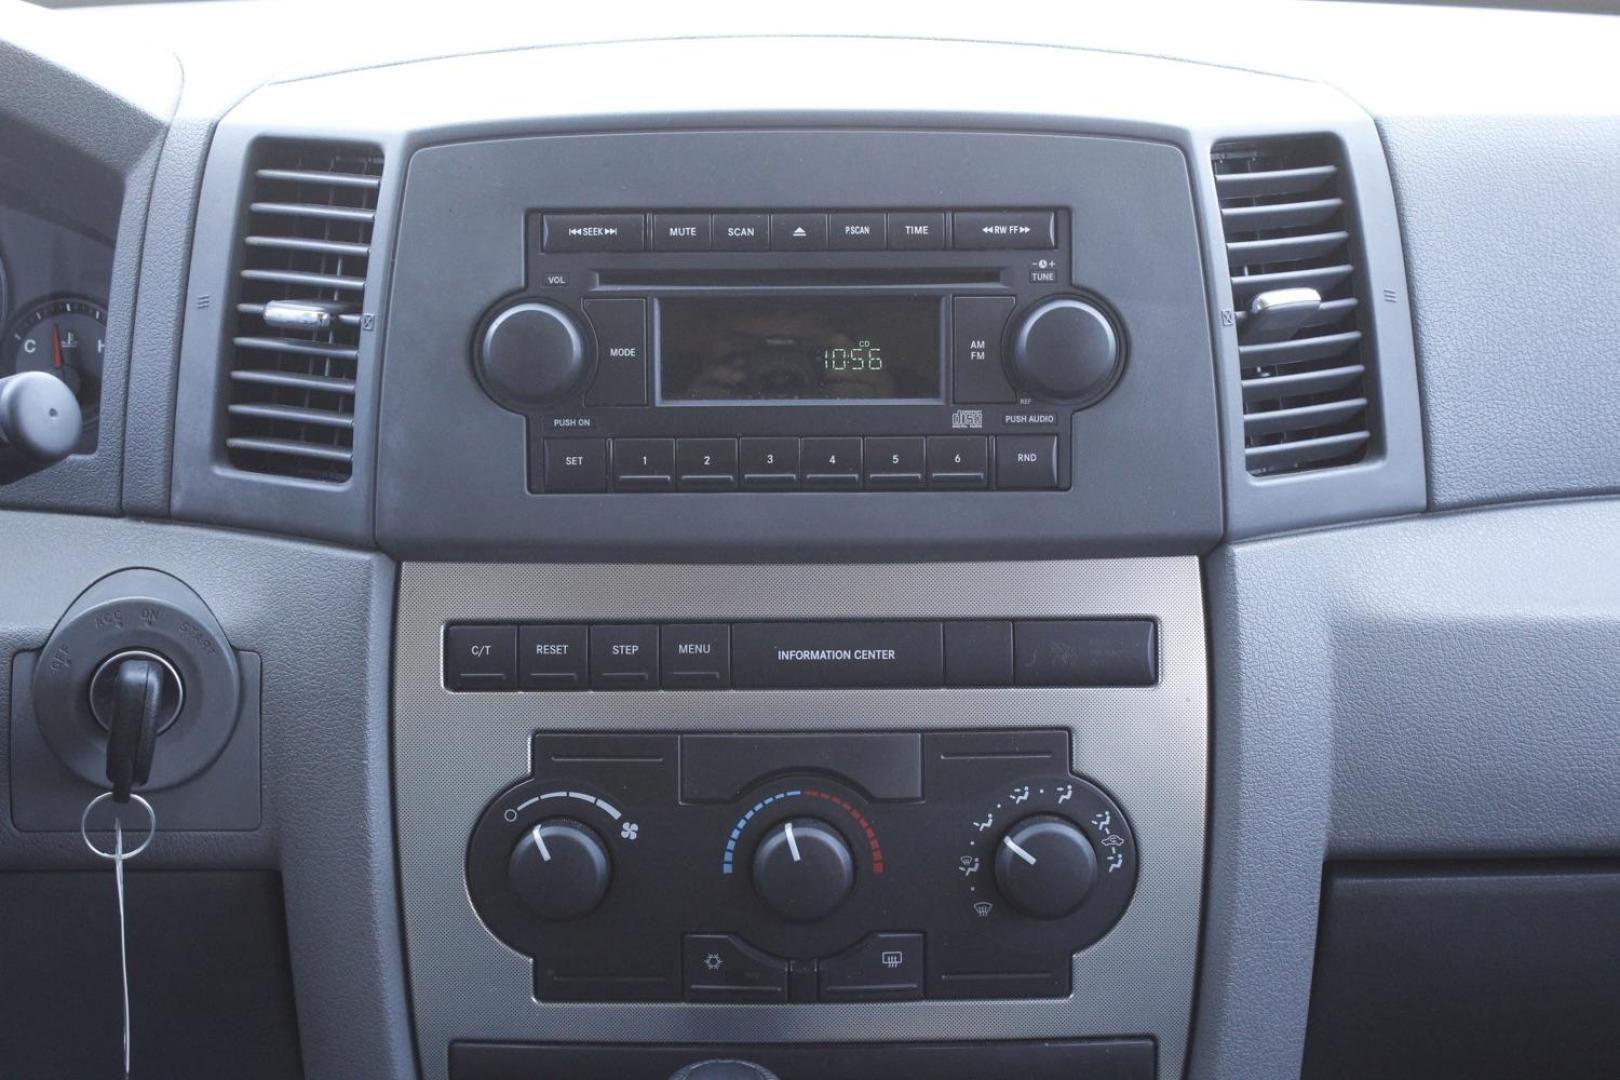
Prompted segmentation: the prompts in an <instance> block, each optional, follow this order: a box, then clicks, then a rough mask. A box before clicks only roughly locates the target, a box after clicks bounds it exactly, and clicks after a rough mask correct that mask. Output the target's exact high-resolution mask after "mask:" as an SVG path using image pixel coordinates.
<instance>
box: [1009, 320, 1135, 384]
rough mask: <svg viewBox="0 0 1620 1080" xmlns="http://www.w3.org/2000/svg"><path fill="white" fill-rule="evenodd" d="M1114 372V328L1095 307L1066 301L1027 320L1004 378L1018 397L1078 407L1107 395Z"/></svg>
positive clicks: (1015, 340) (1021, 324)
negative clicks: (1008, 381) (1009, 382)
mask: <svg viewBox="0 0 1620 1080" xmlns="http://www.w3.org/2000/svg"><path fill="white" fill-rule="evenodd" d="M1118 367H1119V335H1118V334H1117V333H1116V332H1115V330H1114V324H1113V323H1112V322H1111V321H1110V320H1109V318H1108V316H1106V315H1104V314H1103V313H1102V311H1101V310H1099V309H1098V308H1097V307H1095V306H1094V305H1092V304H1088V303H1087V302H1086V301H1084V300H1079V299H1076V298H1074V297H1069V296H1061V297H1058V298H1056V299H1053V300H1048V301H1046V302H1045V303H1043V304H1040V305H1038V306H1036V307H1035V308H1034V309H1032V310H1031V311H1030V312H1029V313H1028V314H1027V315H1025V316H1024V318H1023V320H1022V321H1021V322H1019V323H1018V325H1017V328H1016V329H1015V330H1014V331H1013V338H1012V348H1011V349H1009V350H1008V356H1007V375H1008V377H1009V378H1011V379H1012V381H1013V384H1014V385H1015V386H1016V387H1017V388H1018V390H1019V391H1020V392H1022V393H1024V394H1027V395H1028V396H1030V397H1032V398H1038V399H1040V400H1042V401H1062V402H1068V403H1072V404H1077V405H1082V404H1083V405H1089V404H1091V403H1092V402H1093V401H1096V400H1097V399H1098V398H1100V397H1102V395H1103V394H1105V393H1107V392H1108V390H1109V388H1110V387H1111V386H1112V385H1113V383H1114V375H1115V372H1116V370H1117V369H1118Z"/></svg>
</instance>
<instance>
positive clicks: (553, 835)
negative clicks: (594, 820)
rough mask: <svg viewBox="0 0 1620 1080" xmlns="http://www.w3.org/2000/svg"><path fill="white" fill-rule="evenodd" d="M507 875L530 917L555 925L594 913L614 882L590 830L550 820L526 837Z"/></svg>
mask: <svg viewBox="0 0 1620 1080" xmlns="http://www.w3.org/2000/svg"><path fill="white" fill-rule="evenodd" d="M506 875H507V878H508V880H509V881H510V882H511V884H512V888H513V890H514V891H515V892H516V893H517V894H518V896H519V897H520V898H521V899H522V900H523V902H524V904H526V905H527V906H528V908H529V910H530V911H533V912H534V913H535V914H536V915H538V916H540V917H541V918H542V919H550V920H553V921H557V920H562V919H577V918H579V917H580V916H581V915H586V914H589V913H590V912H591V911H593V910H595V908H596V905H598V904H600V903H601V902H602V897H604V896H606V895H607V890H608V885H609V884H610V883H611V882H612V881H613V867H612V865H611V864H610V863H609V862H608V853H607V848H606V847H604V846H603V844H602V841H601V840H599V839H597V836H596V833H594V832H592V831H591V828H590V826H588V825H585V824H584V823H582V822H578V821H574V820H572V819H570V818H552V819H550V820H548V821H542V822H540V824H538V825H536V826H535V827H534V828H532V829H530V830H529V831H528V832H526V833H524V834H523V837H522V839H520V840H519V841H518V842H517V845H516V846H515V847H513V848H512V858H511V860H510V861H509V862H508V863H507V864H506Z"/></svg>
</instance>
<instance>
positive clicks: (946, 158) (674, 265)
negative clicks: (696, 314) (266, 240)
mask: <svg viewBox="0 0 1620 1080" xmlns="http://www.w3.org/2000/svg"><path fill="white" fill-rule="evenodd" d="M833 161H851V162H859V164H860V167H859V169H858V170H851V169H832V168H827V167H825V163H827V162H833ZM400 206H401V211H400V223H399V230H398V239H397V256H398V257H397V258H396V260H395V263H394V277H393V279H392V291H391V294H390V303H389V308H388V310H389V313H390V314H389V321H388V325H387V327H386V342H385V345H384V350H385V356H384V361H383V370H384V372H385V373H386V374H385V375H384V376H383V378H382V404H381V408H382V412H381V417H380V425H379V439H380V449H379V455H378V461H379V471H378V477H377V483H378V492H377V495H378V497H377V532H378V536H379V539H380V541H381V542H382V543H383V544H384V546H385V547H386V548H387V550H389V551H390V552H391V553H393V554H395V555H397V556H400V557H406V558H411V557H433V558H455V559H467V558H477V557H501V558H508V557H512V558H515V557H525V558H528V557H537V556H543V557H545V558H547V559H565V560H577V559H596V558H625V557H648V558H657V559H677V560H692V559H696V560H707V559H713V558H720V557H725V558H744V559H755V560H761V561H783V560H787V561H792V560H795V559H829V558H850V557H862V558H875V559H892V558H951V557H972V558H986V557H996V558H1004V557H1006V556H1007V555H1008V553H1009V552H1018V553H1020V554H1023V555H1033V556H1039V557H1042V558H1049V557H1062V556H1073V555H1075V554H1080V553H1086V554H1097V555H1109V556H1117V555H1126V554H1140V553H1142V552H1156V553H1170V552H1174V553H1198V552H1202V551H1205V550H1207V549H1208V547H1209V545H1210V544H1212V543H1214V542H1215V540H1216V539H1217V538H1218V537H1219V536H1220V532H1221V498H1220V497H1221V490H1220V453H1219V450H1220V447H1219V442H1218V439H1217V420H1218V413H1217V411H1216V408H1215V393H1214V374H1215V367H1214V360H1213V357H1212V352H1211V324H1210V314H1209V307H1208V297H1207V291H1206V288H1205V281H1206V279H1205V275H1204V271H1203V264H1202V255H1201V252H1200V249H1199V245H1198V236H1199V232H1198V223H1197V220H1196V217H1195V215H1194V212H1193V199H1192V190H1191V184H1190V180H1189V168H1188V160H1187V158H1186V156H1185V154H1184V153H1183V152H1182V150H1180V149H1179V148H1178V147H1176V146H1174V145H1171V144H1169V143H1165V142H1154V141H1151V140H1143V139H1131V138H1119V137H1090V136H1071V135H1056V134H1032V133H1031V134H999V133H991V132H977V131H896V130H877V129H874V130H860V131H850V130H787V131H746V132H744V131H733V130H716V131H660V132H615V133H597V134H566V135H554V136H537V137H533V138H491V139H486V140H473V141H470V142H461V143H455V144H452V145H443V146H430V147H426V148H423V149H419V150H417V151H415V152H414V153H412V154H411V156H410V163H409V169H408V172H407V173H406V176H405V192H404V196H403V200H402V202H401V204H400ZM958 212H960V213H961V214H963V215H967V214H970V213H971V214H979V213H985V214H1019V215H1022V214H1043V213H1050V214H1052V215H1053V228H1052V243H1053V244H1054V245H1055V246H1053V247H1051V248H1040V249H1025V250H1019V249H1010V248H1000V249H974V248H965V247H963V246H962V245H961V243H960V239H961V235H962V234H961V231H960V229H958V228H957V226H958V225H959V224H960V221H961V219H959V218H958V217H957V216H956V215H957V213H958ZM733 213H735V214H738V215H742V216H744V217H751V218H752V219H753V225H754V229H755V234H756V236H757V235H759V233H760V231H761V230H768V231H770V232H773V233H774V231H775V230H776V226H777V224H778V218H781V219H785V220H784V221H783V222H782V224H783V226H784V227H785V226H786V224H787V223H789V222H791V221H793V220H794V219H802V218H804V217H806V216H809V217H811V218H812V219H814V220H813V221H812V225H811V227H810V228H809V229H807V230H806V231H807V233H810V232H818V231H819V226H818V225H817V224H816V223H815V222H817V221H819V216H820V215H822V214H825V215H826V219H827V222H828V241H827V243H828V244H829V247H828V249H827V250H799V249H792V250H786V249H779V248H777V247H776V246H775V240H776V237H775V235H767V236H766V240H765V243H766V245H767V246H765V247H764V248H763V249H758V248H757V247H756V248H755V249H752V250H723V251H717V250H713V245H714V243H715V235H716V234H715V231H714V230H715V222H716V215H720V217H721V218H722V219H724V218H725V217H727V216H728V215H731V214H733ZM547 214H551V215H553V216H555V215H558V214H564V215H587V216H588V217H597V218H598V219H599V222H598V223H599V224H600V218H602V217H608V218H612V217H617V216H621V215H629V218H630V220H631V221H633V222H636V223H639V224H637V225H634V226H632V229H633V230H639V237H636V236H634V233H632V238H633V239H635V240H636V241H637V242H636V244H635V246H639V247H640V248H642V250H632V251H557V250H552V251H545V250H543V249H544V246H545V239H544V229H545V222H546V215H547ZM669 215H679V216H680V217H683V218H687V219H690V220H693V221H694V222H695V221H696V220H702V221H704V222H705V223H706V226H707V229H708V231H709V234H710V237H709V244H710V250H708V251H701V250H692V251H663V250H659V249H658V244H657V243H656V242H655V241H657V240H658V237H659V234H658V232H657V231H656V228H657V225H658V222H659V220H660V219H661V218H663V217H667V216H669ZM835 215H837V216H839V217H845V216H847V217H851V218H855V217H859V216H861V215H867V216H869V217H870V216H873V215H876V216H881V217H882V219H883V222H884V237H883V239H884V243H885V245H887V244H888V241H889V237H888V229H889V226H890V224H891V223H893V222H895V221H896V220H898V221H899V222H900V224H901V225H905V224H908V223H911V224H915V223H916V222H914V221H913V220H912V219H913V218H915V217H918V216H923V215H928V216H930V217H929V224H944V225H945V226H946V227H947V228H948V229H950V230H951V234H950V236H949V238H948V243H947V246H944V247H938V246H936V247H934V248H921V249H918V248H892V247H889V246H885V247H882V248H868V249H851V250H833V249H832V248H831V247H830V245H831V243H832V237H833V235H835V232H834V230H833V221H834V217H835ZM969 220H970V222H971V220H972V219H969ZM554 223H555V222H554ZM610 223H611V222H610ZM722 224H724V222H723V221H722ZM801 224H802V222H801ZM565 227H566V220H565ZM587 227H589V226H587ZM689 227H690V228H696V227H697V226H696V225H695V224H693V225H691V226H689ZM726 227H733V226H726ZM736 227H741V226H736ZM798 227H800V226H799V225H795V226H794V228H798ZM872 228H873V231H874V233H875V230H876V221H875V218H874V220H873V224H872ZM787 231H788V233H789V235H791V232H792V229H788V230H787ZM900 235H904V233H903V232H902V233H901V234H900ZM754 242H755V243H756V244H757V243H758V241H757V240H755V241H754ZM1041 259H1046V260H1048V261H1049V262H1051V263H1053V264H1055V265H1053V266H1051V267H1048V268H1047V269H1046V270H1044V271H1043V270H1041V269H1040V268H1039V267H1036V268H1035V270H1036V272H1037V273H1049V274H1052V275H1054V276H1055V280H1053V281H1044V280H1040V281H1031V280H1030V279H1029V276H1030V271H1031V264H1032V263H1035V262H1038V261H1039V260H1041ZM559 274H561V275H563V280H562V281H560V282H557V281H555V275H559ZM547 275H552V277H549V278H548V277H547ZM570 275H572V276H570ZM547 281H553V284H550V285H549V286H548V285H544V284H543V283H544V282H547ZM761 294H777V295H780V296H781V298H782V300H783V301H788V300H793V299H794V298H796V297H797V298H803V299H818V298H819V299H822V300H825V299H827V298H829V297H850V296H855V297H860V298H863V299H864V300H866V301H867V302H868V303H876V302H878V301H883V302H887V301H888V300H889V299H891V298H894V299H902V300H903V299H907V298H908V296H909V298H911V299H919V298H920V299H925V300H932V302H934V303H936V304H938V305H939V310H938V319H937V321H936V322H935V323H934V325H935V326H936V327H937V328H938V332H939V336H940V343H941V348H940V358H939V366H938V368H937V370H938V372H939V383H940V392H939V396H938V397H937V398H936V399H929V401H928V402H927V403H923V404H918V401H917V399H916V398H915V397H909V398H908V399H906V401H905V402H904V403H894V402H890V403H883V404H872V403H870V402H869V401H867V402H861V401H851V400H850V399H849V398H844V399H841V400H837V401H836V403H835V404H830V405H829V404H825V403H822V404H814V403H806V402H804V401H802V400H798V401H794V402H793V403H789V404H774V405H765V404H757V403H754V402H744V403H740V404H739V403H735V402H730V403H726V404H719V405H715V404H692V403H683V404H679V405H676V404H665V405H659V404H656V402H657V401H658V400H659V396H660V392H661V390H662V387H660V386H655V384H654V382H653V378H652V372H653V371H654V370H655V368H656V363H657V360H658V357H657V356H656V355H655V342H656V340H657V339H656V337H655V335H659V334H661V333H662V326H663V323H662V322H661V321H660V319H661V314H660V312H661V310H662V309H661V305H662V304H664V303H666V302H667V303H671V304H673V303H674V302H675V301H676V300H680V301H681V302H683V303H687V302H695V301H697V300H700V299H712V298H722V297H724V298H729V299H728V302H742V301H745V300H749V301H750V302H751V298H753V297H755V296H758V295H761ZM946 297H950V298H951V299H950V301H949V303H948V304H947V302H946V300H945V298H946ZM1009 305H1011V310H1005V309H1007V308H1008V306H1009ZM998 306H999V308H1001V309H1003V310H1000V311H998V310H994V309H995V308H996V307H998ZM976 308H978V309H982V310H973V309H976ZM1036 312H1042V313H1043V314H1042V318H1041V319H1040V320H1037V321H1035V322H1034V323H1033V326H1034V327H1035V328H1036V329H1038V331H1039V332H1025V333H1023V334H1022V336H1020V333H1019V331H1024V330H1025V329H1026V328H1027V327H1030V326H1031V320H1030V316H1031V315H1033V314H1035V313H1036ZM969 315H972V316H973V317H974V318H983V319H984V321H985V323H987V324H988V326H989V328H988V329H987V330H986V331H985V333H984V334H983V335H982V336H981V335H976V334H968V333H965V332H964V328H965V325H966V323H965V320H966V319H967V317H968V316H969ZM690 321H691V320H690V318H689V317H688V323H690ZM620 327H628V328H629V334H630V341H629V342H628V343H626V342H625V341H624V340H623V339H619V340H618V341H617V342H616V343H614V342H608V341H604V340H603V339H606V338H608V337H610V336H615V337H616V336H617V335H618V332H619V329H618V328H620ZM1065 327H1066V328H1067V330H1065V329H1064V328H1065ZM823 328H825V324H824V323H823ZM688 329H690V327H689V328H688ZM998 331H999V333H998ZM1065 337H1069V338H1071V339H1078V340H1080V341H1090V342H1093V343H1095V342H1099V341H1100V342H1102V343H1103V344H1104V345H1105V346H1106V345H1108V344H1109V343H1110V341H1111V343H1112V347H1113V348H1114V349H1116V350H1117V355H1118V356H1119V357H1122V360H1121V361H1120V362H1119V363H1118V364H1117V365H1116V364H1112V363H1111V364H1109V365H1108V366H1107V368H1106V369H1105V370H1104V374H1105V375H1112V376H1113V378H1112V381H1111V382H1110V381H1108V380H1107V379H1105V380H1104V383H1105V386H1106V387H1108V388H1107V392H1106V396H1103V397H1101V398H1100V399H1099V400H1096V401H1095V402H1094V403H1093V404H1090V405H1086V404H1085V400H1086V399H1085V398H1083V397H1082V396H1080V395H1073V396H1071V393H1070V392H1071V391H1073V390H1074V389H1075V383H1074V382H1072V381H1071V382H1066V381H1065V372H1064V371H1063V370H1061V367H1060V368H1059V369H1058V370H1053V369H1051V368H1049V367H1048V368H1043V367H1042V366H1041V365H1036V364H1032V365H1028V366H1021V365H1018V364H1015V363H1013V357H1012V356H1011V355H1009V356H1007V357H1006V361H1007V362H1006V363H1005V364H1004V365H1003V364H991V363H988V362H986V363H985V364H983V365H982V366H981V367H980V369H979V370H981V371H984V372H987V373H988V374H990V375H998V376H999V378H1000V381H1001V383H1002V385H1003V386H1005V385H1006V382H1007V378H1006V375H1005V372H1007V371H1010V370H1012V369H1014V368H1016V369H1017V371H1018V375H1017V377H1016V378H1014V379H1013V380H1012V381H1013V382H1014V383H1017V382H1018V380H1020V379H1022V380H1024V383H1023V384H1022V385H1025V389H1026V396H1028V397H1030V398H1031V399H1032V401H1031V403H1030V404H1028V405H1024V404H1021V403H1020V402H1018V401H1017V400H1015V399H1014V398H1011V397H1009V398H1006V399H1005V400H1001V401H997V400H995V398H996V396H997V395H996V394H995V393H986V392H985V391H984V390H983V388H979V389H977V390H974V389H971V388H968V389H964V388H963V387H962V386H961V385H960V384H961V383H962V380H963V379H964V378H965V377H966V376H965V375H964V371H965V370H967V369H966V366H965V365H964V364H963V363H961V362H959V361H960V358H959V357H951V358H949V362H948V361H947V357H946V353H947V352H948V351H949V349H948V348H947V346H948V345H949V344H950V343H951V342H952V339H953V338H954V339H956V340H959V341H960V340H966V341H968V342H970V343H971V342H973V341H976V340H982V341H984V342H985V347H986V351H987V352H988V350H989V349H990V346H991V345H993V344H998V343H999V344H1001V345H1002V346H1003V348H1006V349H1009V350H1010V349H1012V348H1013V347H1014V346H1018V345H1019V343H1020V342H1022V343H1023V345H1022V347H1023V348H1025V349H1026V350H1029V355H1030V356H1031V357H1033V356H1036V355H1039V354H1041V353H1043V352H1044V351H1047V350H1050V349H1051V347H1052V343H1053V341H1059V342H1061V341H1062V340H1063V339H1064V338H1065ZM860 340H862V338H861V337H860V336H858V335H857V336H855V337H854V339H853V340H852V341H851V342H849V343H848V345H839V346H832V347H834V348H838V347H844V348H851V349H853V348H859V341H860ZM866 340H874V339H871V338H867V339H866ZM535 342H543V343H546V345H545V348H544V349H536V348H534V347H532V346H533V344H534V343H535ZM823 344H824V345H825V344H826V343H825V342H823ZM601 345H607V347H608V348H609V349H610V350H611V349H615V348H616V349H618V350H619V352H620V356H619V358H620V359H625V358H627V357H628V356H629V354H630V352H639V353H640V354H641V357H640V359H641V366H642V368H644V371H641V370H635V369H634V367H633V366H632V374H631V377H630V378H629V379H628V380H627V382H626V384H625V385H627V386H629V387H630V390H629V391H627V392H629V393H632V394H633V395H634V396H633V397H631V398H628V400H634V401H640V402H643V403H642V404H634V405H614V404H600V402H602V401H610V400H627V399H625V398H618V397H616V395H617V394H618V393H619V391H620V389H621V387H620V386H617V385H613V384H610V383H604V382H603V378H602V376H603V371H602V370H599V368H598V361H597V352H598V348H599V346H601ZM879 348H880V351H881V350H882V345H881V343H879ZM626 350H629V352H627V351H626ZM1057 351H1058V352H1060V353H1061V352H1063V351H1064V350H1062V349H1059V350H1057ZM1105 351H1106V350H1105ZM543 352H546V353H549V354H550V355H551V356H553V357H555V356H558V355H561V356H562V357H563V360H564V362H563V363H561V364H551V365H547V364H537V363H536V362H535V358H536V357H537V356H539V355H540V354H541V353H543ZM868 355H869V354H868ZM1069 355H1073V353H1072V352H1070V353H1069ZM802 356H803V354H802V353H801V359H802ZM813 356H814V357H815V358H818V359H819V353H814V354H813ZM887 357H888V354H887V353H885V354H884V358H885V360H887ZM987 359H988V358H987ZM851 362H853V356H852V357H851ZM548 371H549V375H548V374H547V373H548ZM1083 373H1084V372H1083ZM947 374H949V376H950V378H946V375H947ZM1072 374H1073V372H1072V371H1071V372H1069V375H1072ZM1037 387H1044V388H1049V389H1037ZM672 389H674V390H675V392H676V393H679V392H681V391H680V390H679V388H672ZM1081 389H1084V386H1083V385H1082V387H1081ZM610 390H611V391H612V393H611V394H610V393H608V391H610ZM908 393H916V391H915V390H911V391H908ZM1001 393H1002V394H1005V391H1004V390H1003V391H1001ZM663 396H664V397H665V398H669V397H671V396H673V395H670V394H665V395H663ZM704 400H708V401H712V400H715V398H713V397H707V398H705V399H704ZM722 400H723V399H722ZM959 411H961V412H964V413H965V415H963V416H960V417H957V416H956V414H957V413H958V412H959ZM975 414H977V415H975ZM953 420H954V421H956V422H957V423H958V424H959V425H960V426H955V427H953ZM975 423H976V424H979V425H982V426H979V427H972V426H967V425H970V424H975ZM627 440H650V441H648V442H641V443H630V444H629V445H628V446H627V445H625V443H626V441H627ZM682 440H685V441H684V442H683V441H682ZM760 440H770V441H768V442H762V441H760ZM820 440H834V441H832V442H826V441H820ZM836 440H845V441H842V442H839V441H836ZM877 440H884V441H882V442H879V441H877ZM889 440H898V441H889ZM955 440H961V441H955ZM856 455H859V458H860V460H859V465H858V466H857V464H856V461H855V458H856ZM930 458H932V462H930ZM879 466H881V467H879ZM548 474H550V475H549V476H548ZM683 476H684V477H685V480H684V481H683V480H682V477H683ZM908 489H909V490H908ZM874 490H881V491H882V494H883V495H885V496H887V497H886V498H882V497H874V495H873V493H874ZM986 490H988V491H990V492H993V494H988V495H987V494H985V492H986ZM563 491H572V492H578V494H571V495H568V496H567V497H562V496H560V495H559V494H558V493H559V492H563ZM641 491H663V492H667V491H680V492H689V493H690V494H686V495H685V496H684V497H680V498H650V497H641V496H637V495H632V494H630V493H633V492H641ZM536 492H539V494H537V493H536ZM986 511H990V512H988V513H987V512H986ZM722 552H723V553H724V554H722Z"/></svg>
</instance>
